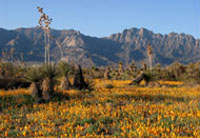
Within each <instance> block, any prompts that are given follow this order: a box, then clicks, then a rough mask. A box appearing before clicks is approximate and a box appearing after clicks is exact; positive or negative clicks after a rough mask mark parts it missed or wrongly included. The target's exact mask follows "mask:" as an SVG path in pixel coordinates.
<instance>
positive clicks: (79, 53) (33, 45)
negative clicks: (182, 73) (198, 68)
mask: <svg viewBox="0 0 200 138" xmlns="http://www.w3.org/2000/svg"><path fill="white" fill-rule="evenodd" d="M43 34H44V33H43V31H42V30H41V29H38V28H19V29H16V30H6V29H2V28H0V52H1V54H0V56H1V57H3V54H2V52H5V51H7V53H9V51H10V49H11V48H12V49H13V48H14V49H15V52H14V57H15V58H16V59H18V58H20V53H23V55H24V60H25V61H37V62H42V61H43V60H44V35H43ZM51 36H52V40H51V48H50V51H51V59H52V60H53V61H59V60H61V58H62V57H61V51H62V52H63V56H64V57H63V59H65V60H67V61H68V62H72V63H77V64H82V65H84V66H92V65H98V66H101V65H103V66H104V65H109V64H114V63H118V62H120V61H121V62H123V63H130V62H131V61H133V60H134V61H136V62H141V61H145V60H146V59H147V56H146V48H147V45H148V44H150V45H151V46H152V48H153V51H154V64H156V63H160V64H163V65H166V64H170V63H172V62H174V61H178V62H182V63H190V62H196V61H199V60H200V40H198V39H195V38H194V37H193V36H191V35H186V34H183V33H182V34H177V33H169V34H167V35H162V34H156V33H153V32H152V31H149V30H147V29H145V28H140V29H137V28H131V29H125V30H124V31H123V32H122V33H117V34H113V35H111V36H109V37H104V38H97V37H91V36H86V35H84V34H81V33H80V32H79V31H75V30H55V29H52V30H51ZM56 42H59V44H60V47H59V46H58V44H57V43H56Z"/></svg>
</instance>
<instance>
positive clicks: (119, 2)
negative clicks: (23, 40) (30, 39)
mask: <svg viewBox="0 0 200 138" xmlns="http://www.w3.org/2000/svg"><path fill="white" fill-rule="evenodd" d="M37 6H41V7H43V8H44V12H45V13H47V14H48V15H49V16H50V17H51V18H52V19H53V22H52V28H55V29H75V30H79V31H80V32H81V33H84V34H86V35H90V36H97V37H103V36H109V35H111V34H112V33H117V32H121V31H122V30H124V29H128V28H132V27H137V28H140V27H144V28H147V29H149V30H152V31H154V32H156V33H158V32H159V33H161V34H166V33H169V32H178V33H181V32H183V33H186V34H191V35H193V36H195V37H196V38H200V0H0V27H3V28H6V29H15V28H19V27H34V26H36V25H37V22H38V18H39V13H38V12H37V9H36V7H37Z"/></svg>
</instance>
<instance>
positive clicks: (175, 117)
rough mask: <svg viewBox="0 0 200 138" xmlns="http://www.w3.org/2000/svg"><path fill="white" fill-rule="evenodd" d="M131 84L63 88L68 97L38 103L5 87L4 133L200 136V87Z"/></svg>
mask: <svg viewBox="0 0 200 138" xmlns="http://www.w3.org/2000/svg"><path fill="white" fill-rule="evenodd" d="M98 82H99V83H102V84H103V82H101V80H98ZM96 83H97V82H96ZM127 84H128V82H127V81H124V82H123V83H120V82H119V81H114V83H113V85H114V87H113V88H111V89H108V88H105V87H103V86H102V87H99V86H98V87H96V89H95V90H94V91H92V92H86V91H76V90H70V91H64V92H62V93H63V94H67V95H68V96H69V99H68V100H66V99H65V100H63V99H58V100H54V101H52V102H49V103H44V104H35V103H34V100H33V99H32V98H31V97H30V95H29V93H28V92H27V91H26V90H16V92H15V91H14V93H13V94H10V93H11V92H6V91H5V92H1V93H0V94H1V95H0V96H1V97H0V100H1V103H2V104H1V106H2V108H3V112H2V113H0V137H9V136H10V137H11V136H13V137H23V136H25V137H39V136H41V137H48V136H53V137H90V136H92V137H100V136H102V137H111V136H112V137H145V136H147V137H156V136H158V137H167V136H168V137H175V136H179V137H198V136H200V127H199V126H200V101H199V99H200V87H195V88H186V87H178V88H177V87H172V88H160V87H159V88H157V87H155V88H145V87H128V86H127ZM98 85H99V84H98ZM19 91H20V92H19ZM6 93H7V94H6ZM8 103H9V104H8Z"/></svg>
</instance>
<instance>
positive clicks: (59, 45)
mask: <svg viewBox="0 0 200 138" xmlns="http://www.w3.org/2000/svg"><path fill="white" fill-rule="evenodd" d="M56 45H57V46H58V47H59V49H60V53H61V60H62V59H63V57H64V54H63V50H62V45H61V43H60V42H59V41H58V40H56Z"/></svg>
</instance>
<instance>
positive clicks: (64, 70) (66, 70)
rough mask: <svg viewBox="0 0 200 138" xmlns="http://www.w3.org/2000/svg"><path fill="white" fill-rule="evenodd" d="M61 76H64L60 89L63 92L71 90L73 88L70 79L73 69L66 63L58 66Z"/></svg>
mask: <svg viewBox="0 0 200 138" xmlns="http://www.w3.org/2000/svg"><path fill="white" fill-rule="evenodd" d="M58 68H59V72H60V75H61V76H62V79H61V84H60V88H61V89H62V90H69V89H70V88H71V83H70V81H69V77H70V75H71V74H72V71H73V67H72V66H71V65H69V64H68V63H66V62H63V61H62V62H60V63H59V65H58Z"/></svg>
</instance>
